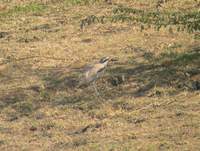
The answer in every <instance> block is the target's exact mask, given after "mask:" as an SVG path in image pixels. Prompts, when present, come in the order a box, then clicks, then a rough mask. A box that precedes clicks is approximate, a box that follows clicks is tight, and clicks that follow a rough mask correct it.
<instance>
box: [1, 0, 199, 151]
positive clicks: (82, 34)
mask: <svg viewBox="0 0 200 151" xmlns="http://www.w3.org/2000/svg"><path fill="white" fill-rule="evenodd" d="M87 2H88V1H84V2H83V3H79V1H62V0H60V1H57V2H56V1H53V0H48V1H47V0H46V1H39V0H34V1H21V0H19V1H18V0H11V1H10V2H7V1H1V2H0V22H1V23H0V52H1V53H0V121H1V122H0V150H84V151H85V150H88V151H91V150H92V151H95V150H96V151H102V150H108V151H115V150H119V151H128V150H142V151H143V150H148V151H151V150H152V151H153V150H200V147H199V146H200V143H199V142H200V120H199V119H200V110H199V105H200V94H199V91H195V89H194V88H193V83H194V82H197V81H199V76H200V74H199V73H200V71H199V68H200V66H199V65H200V55H199V52H200V51H199V45H200V41H199V39H195V38H194V34H196V33H194V34H189V33H186V32H181V33H177V32H173V33H170V32H169V31H168V29H161V31H159V32H158V31H155V30H153V29H147V30H144V31H143V32H140V30H139V27H135V26H133V25H132V24H130V23H112V24H111V23H106V24H94V25H91V26H88V27H86V28H84V29H83V30H80V27H79V25H80V20H81V19H83V18H85V17H86V16H88V15H91V14H96V15H102V14H109V13H110V11H111V9H112V8H113V7H115V5H116V4H123V5H127V6H134V7H136V8H143V9H154V8H155V6H156V1H153V0H148V1H140V2H139V1H136V0H134V1H127V0H126V1H125V0H124V1H114V4H113V5H108V4H107V3H105V2H101V1H98V2H95V1H90V3H89V4H88V3H87ZM179 2H181V4H179ZM197 3H198V2H192V1H187V0H183V1H177V2H174V1H168V2H167V3H166V4H163V8H162V9H166V10H173V9H178V10H182V9H183V10H184V9H187V8H188V7H193V8H194V9H198V8H197V7H196V5H197ZM107 55H108V56H111V57H112V58H115V59H116V60H117V61H115V62H111V63H110V64H109V67H108V69H107V71H106V72H105V75H104V77H103V78H101V79H100V80H98V82H97V85H98V89H99V91H100V93H101V96H102V98H98V97H97V96H96V95H95V93H94V91H93V89H92V87H90V86H89V87H87V88H85V89H79V88H76V87H75V86H76V83H77V81H78V79H79V77H80V76H81V70H80V68H81V67H83V66H85V65H87V64H88V63H91V62H96V61H97V60H98V59H99V58H101V57H103V56H107Z"/></svg>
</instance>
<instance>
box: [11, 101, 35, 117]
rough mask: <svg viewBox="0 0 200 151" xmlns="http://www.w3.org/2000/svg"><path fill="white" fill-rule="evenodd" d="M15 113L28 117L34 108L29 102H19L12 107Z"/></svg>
mask: <svg viewBox="0 0 200 151" xmlns="http://www.w3.org/2000/svg"><path fill="white" fill-rule="evenodd" d="M13 107H14V108H15V110H16V111H17V112H19V113H20V115H25V116H28V115H30V114H31V113H32V112H33V110H34V106H33V104H32V103H31V102H19V103H17V104H15V105H14V106H13Z"/></svg>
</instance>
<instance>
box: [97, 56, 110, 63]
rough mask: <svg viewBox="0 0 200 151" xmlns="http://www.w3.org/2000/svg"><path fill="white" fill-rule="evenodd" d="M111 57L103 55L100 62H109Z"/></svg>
mask: <svg viewBox="0 0 200 151" xmlns="http://www.w3.org/2000/svg"><path fill="white" fill-rule="evenodd" d="M109 59H110V57H103V58H101V59H100V61H99V63H108V61H109Z"/></svg>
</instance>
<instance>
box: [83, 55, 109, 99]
mask: <svg viewBox="0 0 200 151" xmlns="http://www.w3.org/2000/svg"><path fill="white" fill-rule="evenodd" d="M109 60H110V57H103V58H101V59H100V60H99V62H98V63H96V64H94V65H92V66H90V67H89V68H88V69H86V70H85V72H84V74H83V78H82V79H81V81H80V83H79V87H82V86H86V85H89V84H91V83H92V84H93V87H94V90H95V92H96V94H97V95H98V96H99V92H98V90H97V88H96V83H95V82H96V80H97V79H99V78H100V77H101V76H102V74H103V73H104V70H105V69H106V67H107V65H108V62H109Z"/></svg>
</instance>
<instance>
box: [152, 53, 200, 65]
mask: <svg viewBox="0 0 200 151" xmlns="http://www.w3.org/2000/svg"><path fill="white" fill-rule="evenodd" d="M166 59H167V60H170V61H171V63H172V64H175V65H181V66H182V65H189V64H190V65H192V64H196V63H197V64H198V63H199V61H200V53H199V52H198V51H196V52H193V51H192V52H184V53H177V52H175V51H172V50H170V51H167V52H164V53H161V54H160V56H159V57H158V58H156V59H155V60H156V61H161V62H162V61H163V60H166Z"/></svg>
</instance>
